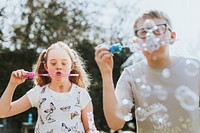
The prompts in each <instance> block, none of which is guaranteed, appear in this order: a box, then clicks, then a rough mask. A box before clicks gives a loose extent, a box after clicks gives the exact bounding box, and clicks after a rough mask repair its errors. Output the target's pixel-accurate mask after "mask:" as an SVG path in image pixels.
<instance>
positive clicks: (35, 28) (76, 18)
mask: <svg viewBox="0 0 200 133" xmlns="http://www.w3.org/2000/svg"><path fill="white" fill-rule="evenodd" d="M83 6H84V5H83V3H78V1H72V2H70V4H68V3H67V2H64V1H63V2H58V1H57V0H49V1H46V2H44V1H37V0H28V1H27V3H26V4H25V5H21V8H23V9H24V10H23V12H22V16H21V20H22V22H23V23H20V24H15V25H14V36H12V38H11V41H12V43H13V44H14V45H15V46H18V47H19V46H20V48H31V47H34V48H46V47H48V46H49V45H50V44H52V43H55V42H57V41H60V40H62V41H63V40H64V41H65V42H66V43H73V44H77V43H78V42H79V41H81V40H83V39H84V38H86V34H85V33H86V31H87V30H88V29H89V28H90V25H89V24H88V23H87V18H86V16H87V14H84V12H83V11H82V10H81V9H80V8H82V7H83Z"/></svg>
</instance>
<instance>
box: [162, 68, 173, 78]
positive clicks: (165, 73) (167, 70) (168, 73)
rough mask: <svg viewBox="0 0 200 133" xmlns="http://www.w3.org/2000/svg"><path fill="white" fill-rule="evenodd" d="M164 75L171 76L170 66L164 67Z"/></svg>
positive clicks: (165, 76)
mask: <svg viewBox="0 0 200 133" xmlns="http://www.w3.org/2000/svg"><path fill="white" fill-rule="evenodd" d="M162 76H163V77H164V78H169V77H170V76H171V73H170V71H169V69H168V68H165V69H163V71H162Z"/></svg>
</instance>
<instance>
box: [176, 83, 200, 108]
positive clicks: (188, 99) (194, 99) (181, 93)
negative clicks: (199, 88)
mask: <svg viewBox="0 0 200 133" xmlns="http://www.w3.org/2000/svg"><path fill="white" fill-rule="evenodd" d="M175 97H176V99H177V100H178V101H179V102H180V105H181V107H182V108H184V109H185V110H188V111H193V110H195V109H198V107H199V98H198V95H197V94H196V93H194V92H193V91H192V90H190V88H188V87H187V86H180V87H178V88H177V89H176V92H175Z"/></svg>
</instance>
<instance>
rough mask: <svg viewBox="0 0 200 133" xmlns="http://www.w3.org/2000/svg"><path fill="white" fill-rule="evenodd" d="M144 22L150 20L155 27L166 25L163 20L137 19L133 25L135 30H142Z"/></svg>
mask: <svg viewBox="0 0 200 133" xmlns="http://www.w3.org/2000/svg"><path fill="white" fill-rule="evenodd" d="M146 20H152V21H153V22H154V23H155V25H158V24H165V23H166V20H165V19H163V18H149V19H139V20H138V21H137V23H136V25H135V29H136V30H138V29H142V28H144V22H145V21H146Z"/></svg>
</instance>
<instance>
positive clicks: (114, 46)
mask: <svg viewBox="0 0 200 133" xmlns="http://www.w3.org/2000/svg"><path fill="white" fill-rule="evenodd" d="M123 48H125V46H122V45H121V44H120V43H116V44H112V45H111V46H110V47H109V52H111V53H113V54H114V53H119V52H121V51H122V49H123Z"/></svg>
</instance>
